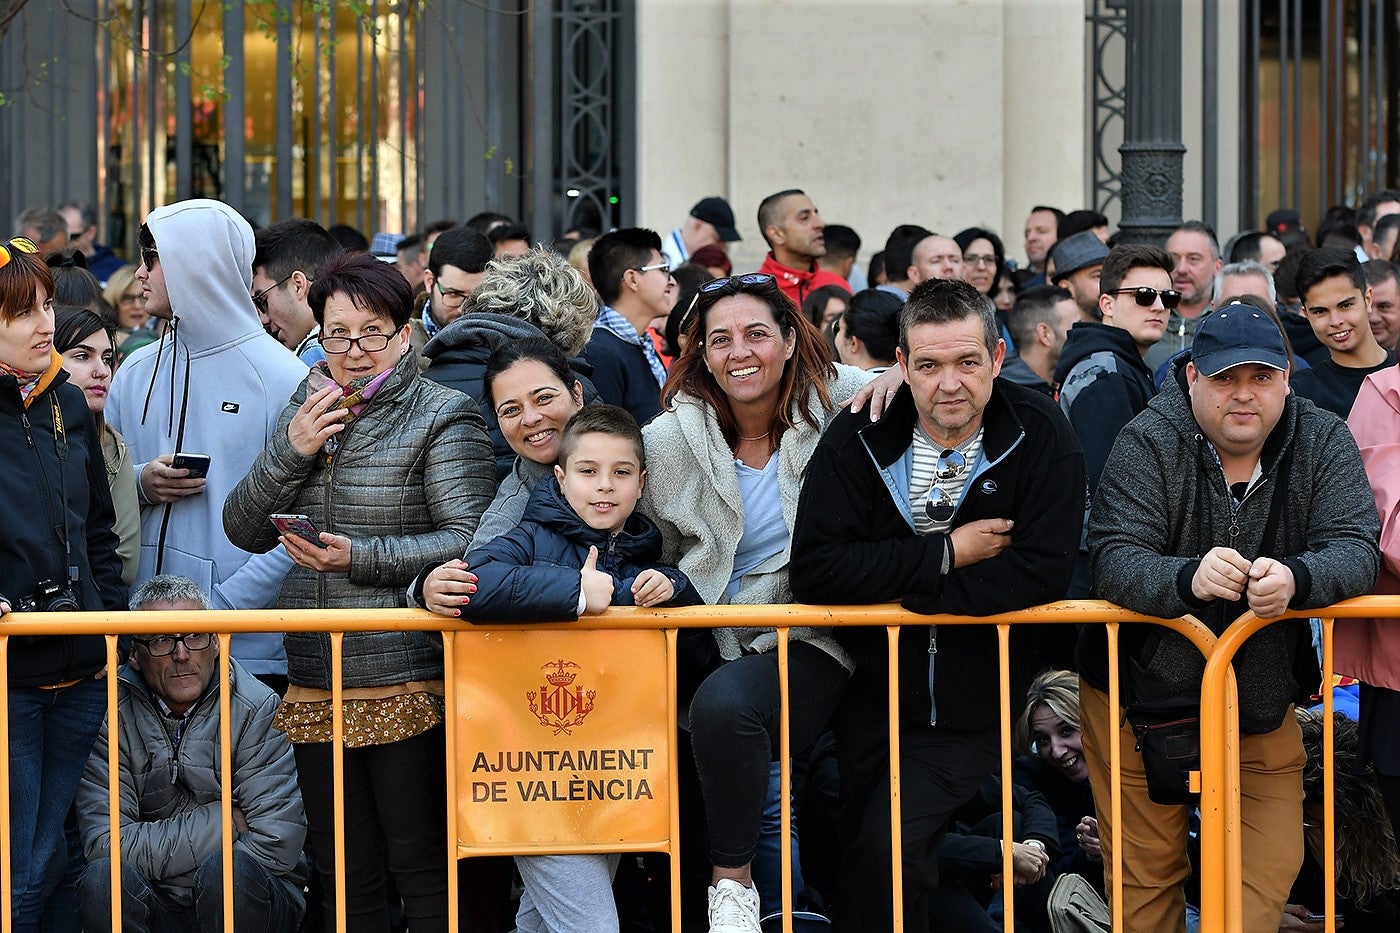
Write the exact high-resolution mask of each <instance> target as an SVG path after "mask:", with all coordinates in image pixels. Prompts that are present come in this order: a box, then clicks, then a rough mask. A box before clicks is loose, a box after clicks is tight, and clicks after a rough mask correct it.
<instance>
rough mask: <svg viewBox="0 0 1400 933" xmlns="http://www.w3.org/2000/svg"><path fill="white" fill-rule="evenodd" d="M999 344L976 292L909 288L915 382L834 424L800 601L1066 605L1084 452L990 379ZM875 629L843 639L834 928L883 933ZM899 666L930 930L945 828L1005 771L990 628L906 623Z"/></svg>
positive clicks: (914, 926) (886, 837)
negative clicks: (841, 837) (871, 410)
mask: <svg viewBox="0 0 1400 933" xmlns="http://www.w3.org/2000/svg"><path fill="white" fill-rule="evenodd" d="M1005 352H1006V348H1005V344H1004V343H1003V342H1002V341H1001V340H1000V339H999V338H998V336H997V328H996V317H995V310H994V308H993V306H992V304H991V302H990V301H988V300H987V299H986V298H985V297H984V296H983V295H981V294H979V293H978V292H977V291H976V290H975V289H973V288H972V287H971V286H969V285H967V284H966V283H963V282H958V281H948V280H941V279H939V280H932V281H929V282H925V283H923V284H921V285H920V286H919V287H918V288H916V289H915V290H914V292H913V293H912V294H911V295H910V296H909V301H908V302H907V304H906V305H905V307H904V310H903V312H902V314H901V318H900V346H899V348H898V353H897V358H898V361H899V365H900V369H901V370H902V371H903V373H904V377H905V380H906V382H907V383H908V386H907V387H905V388H903V389H901V390H900V392H899V394H898V395H896V396H895V399H894V401H893V402H892V403H891V406H890V408H889V409H888V411H887V412H886V413H885V415H884V417H883V418H881V420H880V421H878V422H876V423H874V424H871V423H870V422H869V420H868V418H867V417H866V416H865V415H864V414H852V413H844V414H842V415H840V416H839V417H838V418H837V419H836V421H835V422H833V424H832V426H831V427H830V428H829V429H828V431H827V433H826V435H825V436H824V437H823V438H822V441H821V443H820V444H819V445H818V447H817V450H816V452H815V453H814V454H813V456H812V461H811V464H810V465H809V467H808V472H807V479H806V481H805V483H804V484H803V488H802V495H801V499H800V501H799V504H798V511H797V521H796V523H795V528H794V530H793V545H792V556H793V559H792V569H791V582H792V590H793V594H794V595H795V596H796V597H797V598H798V599H799V600H802V601H804V602H815V603H878V602H887V601H891V600H899V601H900V602H901V604H902V605H903V606H904V607H905V608H906V609H912V610H914V611H915V612H923V613H930V614H932V613H948V614H954V615H977V616H982V615H992V614H995V613H1001V612H1011V611H1014V610H1018V609H1025V608H1027V607H1029V606H1035V605H1039V604H1041V603H1046V602H1051V601H1053V600H1056V599H1059V598H1061V597H1063V596H1064V593H1065V587H1066V585H1067V584H1068V582H1069V575H1070V570H1071V568H1072V566H1073V563H1074V558H1075V553H1076V551H1077V547H1078V543H1079V535H1080V525H1081V523H1082V521H1083V514H1084V513H1083V509H1084V459H1083V455H1082V453H1081V452H1080V448H1079V443H1078V441H1077V440H1076V439H1075V437H1074V432H1073V430H1071V428H1070V426H1069V424H1068V422H1066V421H1065V419H1064V416H1063V415H1061V414H1060V412H1059V411H1058V410H1057V409H1056V407H1055V405H1054V403H1053V402H1051V401H1050V400H1049V399H1047V398H1046V397H1045V396H1043V395H1041V394H1040V393H1038V392H1035V391H1034V390H1032V389H1027V388H1024V387H1022V386H1017V385H1014V384H1012V383H1009V382H1006V381H1004V380H1001V379H997V378H996V376H997V374H998V373H999V372H1000V370H1001V364H1002V360H1003V357H1004V356H1005ZM1023 631H1026V634H1022V633H1021V632H1018V633H1017V635H1016V637H1015V638H1013V639H1012V641H1011V657H1010V672H1009V673H1010V678H1011V693H1012V696H1013V697H1024V695H1025V689H1026V685H1027V683H1028V682H1029V679H1030V677H1029V675H1030V673H1031V671H1030V669H1029V668H1030V659H1031V656H1032V654H1033V648H1034V638H1033V637H1031V636H1030V635H1029V630H1023ZM882 635H883V633H881V632H878V631H869V630H860V629H854V628H853V629H848V630H846V631H844V632H843V634H842V641H843V643H844V644H845V645H846V647H847V648H848V650H849V651H850V652H851V654H852V655H853V656H854V657H855V658H856V659H857V668H856V672H855V674H854V676H853V678H852V680H851V683H850V686H849V688H848V691H847V697H846V700H845V701H844V706H843V709H842V711H841V712H840V713H838V721H837V723H836V730H837V739H838V742H839V745H840V754H841V763H842V774H841V785H842V794H843V798H844V799H843V814H844V815H843V820H844V821H845V825H844V826H843V830H844V832H845V841H846V844H847V848H846V851H845V853H844V858H843V863H842V877H841V882H840V885H839V890H838V896H839V904H838V905H837V907H838V910H837V917H838V921H839V925H840V926H841V927H842V928H843V929H847V930H872V931H873V930H878V931H882V933H883V931H887V930H889V929H890V928H891V926H892V917H891V889H892V884H891V872H890V862H889V858H890V820H889V781H888V776H887V774H888V762H889V749H888V747H887V741H886V739H887V735H888V730H887V727H886V722H887V716H888V707H887V704H886V698H887V696H888V688H887V681H888V677H889V674H888V670H887V664H886V651H885V639H884V638H883V637H882ZM899 666H900V671H899V675H900V676H899V684H900V688H899V690H900V704H899V714H900V733H901V747H900V767H901V775H902V776H901V796H902V800H901V813H902V820H903V829H902V836H903V846H904V851H903V871H904V924H905V929H906V930H909V931H914V933H917V931H924V930H927V929H929V913H928V904H927V892H928V891H929V890H930V888H931V887H932V886H934V885H936V884H937V879H938V866H937V849H938V842H939V839H940V838H941V837H942V835H943V833H944V830H945V828H946V825H947V820H948V817H949V815H950V814H951V813H952V812H953V811H954V810H956V809H957V808H958V807H959V806H960V805H961V804H963V803H964V802H965V801H967V800H968V799H970V798H971V797H972V796H973V794H975V793H976V791H977V788H978V787H979V786H980V785H981V783H982V781H983V780H984V779H985V778H986V776H987V775H988V774H990V773H991V772H992V770H993V769H994V768H995V767H996V765H997V736H998V731H997V730H998V723H999V719H998V693H997V689H998V683H999V678H1000V675H999V668H998V653H997V638H996V632H995V630H994V629H992V628H991V627H989V626H962V625H949V626H941V627H940V626H928V627H922V626H920V627H913V628H912V630H911V631H907V632H905V633H904V634H903V638H902V639H901V646H900V653H899ZM1013 715H1014V713H1013Z"/></svg>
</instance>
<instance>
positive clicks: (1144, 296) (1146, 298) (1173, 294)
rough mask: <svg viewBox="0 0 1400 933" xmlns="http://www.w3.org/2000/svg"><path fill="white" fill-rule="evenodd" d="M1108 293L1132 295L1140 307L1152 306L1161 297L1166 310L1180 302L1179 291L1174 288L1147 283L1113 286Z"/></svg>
mask: <svg viewBox="0 0 1400 933" xmlns="http://www.w3.org/2000/svg"><path fill="white" fill-rule="evenodd" d="M1109 294H1110V295H1132V296H1133V300H1134V301H1136V302H1137V303H1138V306H1139V307H1142V308H1150V307H1152V305H1153V303H1154V302H1156V300H1157V299H1158V298H1161V299H1162V307H1164V308H1166V309H1167V310H1168V311H1170V310H1172V309H1173V308H1175V307H1176V306H1177V305H1179V304H1181V292H1179V291H1177V290H1176V289H1174V288H1152V287H1150V286H1147V285H1139V286H1138V287H1137V288H1115V289H1114V290H1113V291H1111V292H1109Z"/></svg>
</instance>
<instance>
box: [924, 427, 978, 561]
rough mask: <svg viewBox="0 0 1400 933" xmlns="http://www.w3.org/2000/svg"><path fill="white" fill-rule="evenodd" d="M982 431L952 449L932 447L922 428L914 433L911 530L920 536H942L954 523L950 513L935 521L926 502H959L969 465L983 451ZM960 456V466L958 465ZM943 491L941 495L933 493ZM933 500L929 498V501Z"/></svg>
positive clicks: (965, 484)
mask: <svg viewBox="0 0 1400 933" xmlns="http://www.w3.org/2000/svg"><path fill="white" fill-rule="evenodd" d="M982 431H983V429H982V428H978V429H977V431H976V432H975V433H974V434H973V435H972V436H971V437H969V438H968V439H967V440H965V441H963V442H962V443H961V444H959V445H958V446H957V447H955V448H951V449H950V448H946V447H944V446H943V445H941V444H935V443H934V442H933V440H932V439H931V438H930V437H929V436H928V435H927V434H925V433H924V430H923V428H922V427H918V428H916V429H915V430H914V457H913V460H914V462H913V465H912V467H911V469H910V471H909V507H910V509H911V510H912V511H913V513H914V530H915V531H917V532H918V533H919V534H921V535H931V534H942V533H943V532H946V531H947V530H948V529H949V528H950V527H952V524H953V515H952V513H951V512H949V514H948V516H947V518H945V519H944V520H943V521H935V520H934V519H933V518H932V517H931V516H930V515H929V512H928V508H927V503H928V502H929V501H934V502H935V503H937V502H951V503H956V502H961V501H962V494H963V489H964V488H966V486H967V480H968V477H969V476H970V475H971V474H972V465H973V464H974V463H976V462H977V455H978V454H980V453H981V452H982ZM958 455H961V466H960V467H959V466H958V463H959V457H958ZM935 488H937V489H939V490H941V491H942V495H941V496H940V495H939V494H938V493H935V492H934V491H933V490H934V489H935ZM930 497H932V499H930Z"/></svg>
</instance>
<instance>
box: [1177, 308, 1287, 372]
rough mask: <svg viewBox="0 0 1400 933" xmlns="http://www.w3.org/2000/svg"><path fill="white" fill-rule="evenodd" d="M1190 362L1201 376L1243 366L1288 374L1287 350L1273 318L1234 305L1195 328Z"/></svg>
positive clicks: (1255, 310)
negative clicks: (1255, 365) (1259, 366)
mask: <svg viewBox="0 0 1400 933" xmlns="http://www.w3.org/2000/svg"><path fill="white" fill-rule="evenodd" d="M1191 362H1193V363H1195V364H1196V371H1197V372H1198V373H1200V374H1201V375H1203V376H1216V375H1219V374H1220V373H1223V372H1224V371H1225V370H1227V369H1229V368H1230V367H1232V366H1240V365H1243V364H1245V363H1258V364H1259V365H1261V366H1268V367H1269V368H1270V369H1277V370H1278V371H1280V372H1287V371H1288V348H1287V347H1286V346H1284V343H1283V331H1281V330H1279V327H1278V325H1277V324H1275V323H1274V321H1273V318H1271V317H1269V316H1268V315H1267V314H1265V313H1264V312H1263V311H1260V310H1259V309H1258V308H1256V307H1254V306H1253V305H1248V304H1245V303H1244V302H1236V303H1234V304H1230V305H1226V306H1225V307H1223V308H1220V309H1219V310H1217V311H1214V312H1212V313H1211V314H1210V315H1208V316H1207V317H1206V319H1205V320H1203V321H1201V323H1200V324H1198V325H1197V326H1196V337H1195V339H1194V340H1193V341H1192V342H1191Z"/></svg>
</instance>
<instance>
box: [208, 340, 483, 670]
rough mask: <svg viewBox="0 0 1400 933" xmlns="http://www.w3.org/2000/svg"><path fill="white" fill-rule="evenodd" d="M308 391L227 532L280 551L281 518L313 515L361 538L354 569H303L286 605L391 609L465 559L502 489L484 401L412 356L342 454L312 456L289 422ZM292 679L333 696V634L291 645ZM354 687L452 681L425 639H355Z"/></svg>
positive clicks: (242, 487)
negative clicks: (423, 370)
mask: <svg viewBox="0 0 1400 933" xmlns="http://www.w3.org/2000/svg"><path fill="white" fill-rule="evenodd" d="M305 400H306V383H305V382H303V383H302V384H301V385H300V386H299V387H298V388H297V390H296V392H295V393H293V395H292V400H291V401H290V402H289V403H288V404H287V408H286V410H285V411H283V412H282V417H281V419H280V420H279V421H278V423H277V431H276V433H275V434H274V435H273V438H272V442H271V443H270V444H268V447H267V449H266V450H264V451H263V452H262V454H261V455H260V456H259V457H258V459H257V461H256V462H255V463H254V464H253V468H252V469H251V470H250V471H249V472H248V475H247V476H245V477H244V478H243V481H242V482H240V483H239V484H238V486H237V487H235V489H234V490H233V492H231V493H230V494H229V497H228V500H227V501H226V502H225V503H224V530H225V531H226V532H227V533H228V537H229V540H230V541H232V542H233V543H234V544H236V545H237V546H238V547H241V548H244V549H245V550H248V551H252V552H254V553H259V552H263V551H270V550H272V549H273V548H274V547H276V546H277V529H276V528H275V527H273V525H272V523H271V522H270V521H269V519H268V517H269V516H270V515H272V514H274V513H279V512H282V513H292V514H303V515H306V516H308V517H309V518H310V519H311V521H312V523H313V524H315V526H316V527H317V528H318V529H320V530H321V531H328V532H332V533H334V534H338V535H344V536H345V537H348V538H349V539H350V541H351V545H350V570H349V572H348V573H343V572H334V573H330V572H328V573H318V572H316V571H314V570H310V569H308V568H306V567H302V566H299V565H296V566H293V567H292V569H291V570H290V571H289V572H288V573H287V576H286V579H284V580H283V581H282V589H281V591H280V593H279V594H278V598H277V605H278V606H279V607H281V608H284V609H377V608H383V609H391V608H402V607H404V606H405V605H406V604H407V603H406V598H405V588H406V587H407V586H408V584H409V582H410V581H412V580H413V578H414V576H415V575H416V574H417V573H418V571H419V570H420V569H422V568H423V567H424V566H425V565H427V564H433V563H442V562H444V561H448V560H452V559H454V558H458V557H461V556H462V554H463V553H464V552H465V551H466V548H467V542H468V541H470V540H471V537H472V534H473V532H475V531H476V525H477V522H478V521H479V520H480V518H481V513H482V512H484V511H485V510H486V507H487V505H489V504H490V502H491V497H492V496H493V495H494V494H495V492H496V471H495V464H494V460H493V458H492V454H491V442H490V441H489V440H488V439H487V437H486V432H485V430H484V426H483V423H482V420H481V415H480V414H479V413H478V411H477V407H476V403H475V402H474V401H472V400H471V398H469V397H468V396H466V395H463V394H462V393H461V392H458V391H457V390H456V389H448V388H444V387H443V386H440V385H437V384H436V383H433V382H429V381H428V380H427V379H423V378H422V377H421V376H420V375H419V372H418V357H417V355H416V354H413V353H408V354H405V355H404V357H403V359H401V360H400V361H399V363H398V365H397V366H396V367H395V370H394V374H393V375H392V376H390V377H389V380H388V381H387V382H385V383H384V385H383V386H382V387H381V388H380V389H379V391H378V392H377V393H375V395H374V397H373V398H372V399H371V400H370V402H369V404H368V405H367V406H366V407H365V408H364V410H363V412H362V414H361V415H360V416H359V417H358V418H356V419H355V420H354V421H353V422H351V424H350V426H349V427H348V428H346V429H345V430H344V431H342V432H341V433H340V434H338V435H336V437H337V438H338V439H339V440H340V447H339V449H338V450H337V451H336V452H335V455H334V456H327V455H326V454H325V453H324V452H317V453H316V455H315V456H311V457H304V456H302V455H301V454H299V453H297V451H296V450H295V449H293V447H292V445H291V442H290V441H289V440H288V439H287V426H288V424H290V423H291V420H292V416H293V415H295V414H296V412H297V409H298V408H300V407H301V405H302V403H303V402H304V401H305ZM285 644H286V647H287V673H288V677H289V678H290V680H291V682H292V683H294V684H299V685H301V686H307V687H317V688H320V689H323V690H328V689H330V686H331V683H330V636H329V635H327V634H325V633H313V632H290V633H288V634H287V635H286V637H285ZM344 660H345V667H344V671H345V681H344V683H345V686H346V687H381V686H389V685H393V684H400V683H408V682H410V681H416V680H435V679H440V678H441V677H442V644H441V640H440V639H439V638H438V637H436V636H435V635H430V634H429V633H424V632H366V633H354V634H349V635H346V636H345V643H344Z"/></svg>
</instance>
